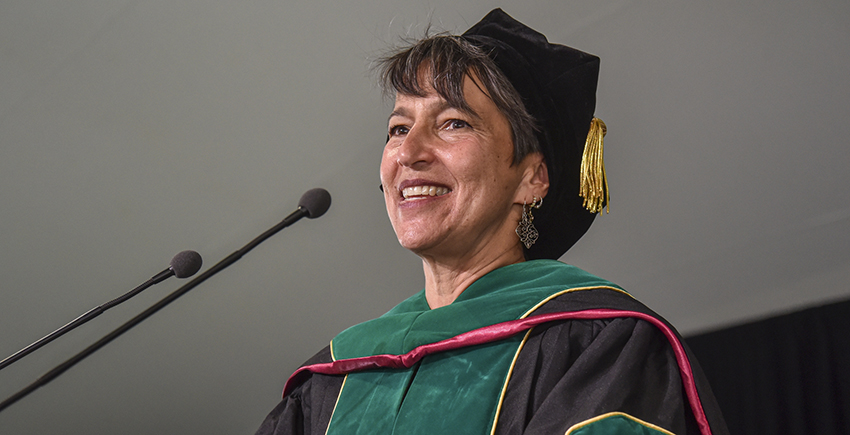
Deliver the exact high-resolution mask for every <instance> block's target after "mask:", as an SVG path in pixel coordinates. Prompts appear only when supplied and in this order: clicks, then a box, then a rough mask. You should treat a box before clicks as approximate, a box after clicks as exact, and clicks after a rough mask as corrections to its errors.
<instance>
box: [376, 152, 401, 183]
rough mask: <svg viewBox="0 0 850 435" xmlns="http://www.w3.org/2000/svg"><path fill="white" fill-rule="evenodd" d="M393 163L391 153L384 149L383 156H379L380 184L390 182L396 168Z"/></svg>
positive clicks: (393, 159)
mask: <svg viewBox="0 0 850 435" xmlns="http://www.w3.org/2000/svg"><path fill="white" fill-rule="evenodd" d="M394 162H395V158H394V157H393V156H392V151H390V150H389V149H387V148H384V154H383V155H382V156H381V166H380V168H379V170H380V175H381V182H382V183H383V182H389V181H391V180H392V172H393V169H394V168H395V167H396V166H397V165H395V164H394Z"/></svg>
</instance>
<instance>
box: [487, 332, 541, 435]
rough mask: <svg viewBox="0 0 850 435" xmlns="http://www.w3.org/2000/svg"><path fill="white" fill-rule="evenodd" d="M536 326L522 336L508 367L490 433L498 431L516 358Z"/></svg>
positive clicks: (491, 434)
mask: <svg viewBox="0 0 850 435" xmlns="http://www.w3.org/2000/svg"><path fill="white" fill-rule="evenodd" d="M533 330H534V328H530V329H529V330H528V332H526V333H525V337H523V338H522V342H520V344H519V347H517V350H516V353H514V359H513V361H511V367H510V368H509V369H508V375H507V376H505V383H504V384H503V385H502V394H500V395H499V404H498V405H496V415H495V416H494V417H493V424H492V425H491V429H490V435H493V434H495V433H496V423H498V422H499V415H501V414H502V403H503V402H504V401H505V393H506V392H507V391H508V382H510V380H511V376H512V375H513V374H514V367H515V366H516V360H517V358H519V352H520V351H521V350H522V348H523V347H525V342H526V341H528V336H529V335H531V331H533Z"/></svg>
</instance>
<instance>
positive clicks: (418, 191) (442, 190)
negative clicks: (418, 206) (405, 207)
mask: <svg viewBox="0 0 850 435" xmlns="http://www.w3.org/2000/svg"><path fill="white" fill-rule="evenodd" d="M447 193H449V189H448V188H446V187H437V186H413V187H405V188H404V190H402V191H401V194H402V195H403V196H404V199H408V198H410V197H413V196H441V195H445V194H447Z"/></svg>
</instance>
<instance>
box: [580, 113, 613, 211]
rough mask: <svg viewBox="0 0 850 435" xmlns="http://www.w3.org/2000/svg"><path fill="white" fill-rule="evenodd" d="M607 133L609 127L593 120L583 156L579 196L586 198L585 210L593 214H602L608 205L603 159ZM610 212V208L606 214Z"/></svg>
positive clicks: (597, 120) (597, 119)
mask: <svg viewBox="0 0 850 435" xmlns="http://www.w3.org/2000/svg"><path fill="white" fill-rule="evenodd" d="M606 133H608V127H606V126H605V123H604V122H602V120H601V119H599V118H593V120H592V121H590V130H589V131H588V132H587V141H586V142H585V144H584V153H583V154H582V156H581V179H580V180H579V193H578V194H579V195H580V196H581V197H582V198H584V203H583V204H582V205H583V206H584V208H586V209H587V210H588V211H590V212H591V213H601V212H602V208H603V206H607V205H608V180H607V179H606V178H605V163H604V162H603V159H602V156H603V150H602V138H603V137H605V134H606ZM603 201H604V202H603ZM609 210H610V207H609V208H608V210H606V211H605V212H606V213H607V212H608V211H609Z"/></svg>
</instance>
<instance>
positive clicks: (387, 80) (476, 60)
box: [376, 34, 540, 164]
mask: <svg viewBox="0 0 850 435" xmlns="http://www.w3.org/2000/svg"><path fill="white" fill-rule="evenodd" d="M423 67H425V68H423ZM376 68H377V70H378V71H379V73H380V78H381V85H382V87H383V89H384V92H391V91H395V92H396V93H400V94H403V95H412V96H417V97H424V96H425V95H426V89H425V88H424V87H423V83H430V84H431V86H433V88H434V90H435V91H436V92H437V94H438V95H440V97H442V98H443V99H444V100H446V102H448V103H449V104H450V105H451V106H452V107H456V108H458V109H460V110H463V111H466V112H471V113H475V111H473V110H472V108H471V107H470V106H469V103H467V101H466V99H465V98H464V96H463V81H464V78H465V77H466V76H470V77H473V76H474V78H475V79H477V80H478V81H480V83H481V84H482V85H483V86H484V89H482V91H484V93H485V94H487V95H488V96H489V97H490V99H491V100H492V101H493V103H495V104H496V107H497V108H498V109H499V111H500V112H502V114H503V115H505V117H506V118H507V119H508V123H509V124H510V126H511V134H512V135H513V144H514V156H513V164H517V163H519V162H521V161H522V160H523V159H524V158H525V156H527V155H529V154H531V153H535V152H540V144H539V143H538V141H537V137H536V136H535V134H534V132H535V129H536V123H535V120H534V118H533V117H532V116H531V114H529V113H528V110H526V108H525V105H524V104H523V103H522V96H521V95H520V94H519V92H517V90H516V88H514V86H513V85H512V84H511V82H510V81H509V80H508V78H507V77H506V76H505V74H504V73H503V72H502V71H501V70H500V69H499V68H498V67H497V66H496V63H495V62H493V60H492V59H491V58H490V57H489V56H488V55H487V53H486V52H485V51H484V50H483V49H482V48H481V47H478V46H476V45H474V44H473V43H471V42H470V41H468V40H467V39H465V38H463V37H462V36H455V35H447V34H438V35H433V36H427V37H425V38H423V39H420V40H418V41H414V42H412V43H410V44H409V45H407V46H406V47H402V48H400V49H397V50H395V51H394V52H392V53H390V54H389V55H387V56H385V57H383V58H381V59H379V60H378V64H377V65H376ZM423 74H430V77H427V76H426V77H420V76H421V75H423Z"/></svg>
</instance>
